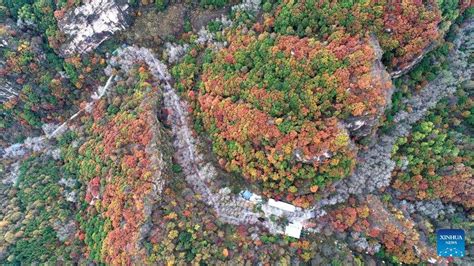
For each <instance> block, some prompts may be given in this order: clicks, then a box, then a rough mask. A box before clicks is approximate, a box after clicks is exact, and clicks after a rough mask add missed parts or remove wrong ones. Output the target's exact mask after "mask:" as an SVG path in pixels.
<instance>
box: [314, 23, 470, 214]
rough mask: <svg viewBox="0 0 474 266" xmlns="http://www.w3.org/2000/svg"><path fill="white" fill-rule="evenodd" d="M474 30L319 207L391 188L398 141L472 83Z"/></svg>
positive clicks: (459, 40)
mask: <svg viewBox="0 0 474 266" xmlns="http://www.w3.org/2000/svg"><path fill="white" fill-rule="evenodd" d="M473 29H474V20H469V21H466V22H465V23H464V25H463V28H462V29H461V30H460V32H459V37H458V38H457V39H456V41H455V43H454V44H455V50H454V51H453V52H452V53H451V55H450V68H449V69H448V70H445V71H443V72H441V73H440V74H439V75H438V77H437V78H436V79H435V80H433V81H432V82H431V83H429V84H428V85H427V86H426V87H425V88H424V89H423V90H422V91H421V92H420V93H418V94H416V95H414V96H413V97H411V98H408V99H405V100H404V104H405V105H407V106H409V107H410V108H411V112H410V113H408V112H407V111H400V112H399V113H398V114H397V115H396V117H395V119H394V121H395V123H397V124H396V126H395V128H394V129H393V130H392V131H391V132H389V133H387V134H384V135H380V136H378V137H376V138H374V139H373V141H372V143H371V144H370V145H369V147H368V149H367V150H366V151H363V152H361V153H360V154H359V155H358V157H359V158H358V161H359V165H358V167H357V169H356V171H355V172H354V174H352V175H351V176H350V177H349V178H347V179H344V180H342V181H341V182H339V183H338V185H337V186H336V191H337V193H336V194H335V195H334V196H333V197H331V198H329V199H324V200H322V201H321V202H320V203H319V204H321V205H326V204H336V203H339V202H344V201H345V200H346V199H347V198H348V197H349V194H354V195H360V194H369V193H373V192H374V191H376V190H377V189H380V188H383V187H387V186H388V185H389V184H390V180H391V174H392V171H393V169H394V167H395V162H394V161H393V160H392V159H391V152H392V148H393V145H394V144H395V142H396V140H397V139H398V138H400V137H404V136H407V135H409V134H410V132H411V127H412V125H414V124H416V123H417V122H418V121H419V120H420V119H422V118H423V117H424V116H425V114H426V112H427V111H428V110H429V109H430V108H433V107H434V106H435V105H436V103H437V102H438V101H439V100H440V99H442V98H444V97H446V96H448V95H451V94H453V93H454V92H455V91H456V88H457V86H458V85H459V84H461V83H462V82H464V81H466V80H470V79H472V75H473V71H474V68H473V66H472V64H471V65H470V64H469V61H468V60H469V57H470V56H471V54H472V52H473V51H474V42H473V38H472V35H473V33H474V31H473Z"/></svg>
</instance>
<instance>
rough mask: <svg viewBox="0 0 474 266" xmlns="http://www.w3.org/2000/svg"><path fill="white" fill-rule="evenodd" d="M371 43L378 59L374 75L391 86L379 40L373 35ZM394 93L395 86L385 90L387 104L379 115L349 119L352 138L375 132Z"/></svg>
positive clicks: (374, 66) (346, 124) (373, 70)
mask: <svg viewBox="0 0 474 266" xmlns="http://www.w3.org/2000/svg"><path fill="white" fill-rule="evenodd" d="M369 42H370V45H371V46H372V48H373V49H374V52H375V58H376V60H375V62H374V64H373V66H372V75H373V76H374V77H377V78H379V81H381V82H382V83H384V84H391V78H390V74H389V73H388V72H387V71H386V69H385V66H384V65H383V63H382V55H383V51H382V48H380V44H379V42H378V40H377V38H376V37H375V36H374V35H372V36H371V37H370V39H369ZM393 91H394V87H393V86H392V87H391V88H390V89H386V90H384V95H383V97H384V98H385V104H384V105H382V106H380V107H379V110H378V111H377V115H371V116H358V117H349V118H348V119H346V120H345V121H344V124H345V127H346V129H347V130H348V131H349V133H350V135H351V136H352V137H356V138H359V137H364V136H367V135H370V134H371V133H373V132H374V129H375V128H376V127H377V126H378V121H379V118H380V116H381V115H382V114H383V113H384V111H385V108H386V107H387V106H388V105H390V103H391V98H392V93H393Z"/></svg>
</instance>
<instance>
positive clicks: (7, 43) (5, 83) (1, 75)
mask: <svg viewBox="0 0 474 266" xmlns="http://www.w3.org/2000/svg"><path fill="white" fill-rule="evenodd" d="M13 30H16V27H15V25H14V23H13V21H12V20H7V21H6V22H5V23H3V25H0V51H1V50H3V49H7V50H14V49H17V45H16V42H15V41H14V39H13V36H12V35H11V34H9V33H8V32H9V31H13ZM6 64H7V62H6V58H4V57H1V58H0V103H5V102H6V101H8V99H10V98H12V97H15V96H18V92H19V91H20V90H21V87H20V86H18V85H17V84H16V83H15V82H12V81H11V80H9V79H7V78H5V77H7V76H8V73H5V72H4V71H5V68H6Z"/></svg>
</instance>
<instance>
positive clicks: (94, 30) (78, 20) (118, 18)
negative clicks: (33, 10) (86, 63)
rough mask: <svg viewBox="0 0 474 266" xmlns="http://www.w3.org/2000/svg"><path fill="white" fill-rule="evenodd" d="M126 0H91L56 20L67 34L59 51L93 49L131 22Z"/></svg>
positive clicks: (82, 51)
mask: <svg viewBox="0 0 474 266" xmlns="http://www.w3.org/2000/svg"><path fill="white" fill-rule="evenodd" d="M129 9H130V7H129V5H128V4H127V1H126V0H90V1H88V2H86V3H85V4H84V5H82V6H80V7H78V8H76V9H74V10H71V11H69V12H68V13H66V15H65V16H64V18H63V19H61V20H60V21H59V22H58V26H59V28H60V30H61V31H62V32H63V33H64V34H66V36H68V39H67V41H66V42H65V44H63V45H62V46H61V53H63V54H64V55H69V54H73V53H84V52H88V51H91V50H93V49H94V48H96V47H97V46H99V45H100V44H101V43H102V42H103V41H105V40H106V39H108V38H109V37H110V36H112V35H113V34H114V33H115V32H117V31H119V30H123V29H125V28H126V27H127V26H128V24H129V21H130V17H129V16H128V11H129Z"/></svg>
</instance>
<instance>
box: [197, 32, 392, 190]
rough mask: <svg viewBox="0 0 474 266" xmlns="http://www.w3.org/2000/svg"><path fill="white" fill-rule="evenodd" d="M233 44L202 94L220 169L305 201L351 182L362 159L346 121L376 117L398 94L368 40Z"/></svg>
mask: <svg viewBox="0 0 474 266" xmlns="http://www.w3.org/2000/svg"><path fill="white" fill-rule="evenodd" d="M228 36H229V37H228V42H229V44H230V45H229V47H228V48H224V49H222V50H221V51H219V52H218V53H216V54H215V55H214V57H213V58H212V61H211V62H210V63H209V64H206V65H205V66H204V70H203V74H202V84H203V85H202V88H201V89H200V90H199V92H198V96H197V101H198V102H199V109H198V111H197V112H196V113H197V116H198V117H199V118H200V119H202V123H203V125H204V128H205V129H206V130H208V132H209V134H210V135H211V137H212V140H213V148H214V151H215V152H216V154H217V155H218V156H220V157H221V161H220V163H221V164H222V165H223V166H224V167H225V168H226V169H227V170H229V171H235V172H239V173H242V174H243V175H244V177H246V178H247V179H249V180H252V181H263V184H264V186H265V188H266V191H267V193H268V194H275V193H276V194H278V193H281V192H282V193H284V194H288V193H293V194H307V193H310V191H309V190H310V189H311V188H310V187H312V189H313V190H317V189H318V187H321V186H324V185H326V184H327V183H329V182H331V181H333V180H338V179H341V178H343V177H345V176H347V175H348V174H350V173H351V170H352V168H353V166H354V163H355V161H354V156H355V153H356V152H355V147H354V146H353V144H352V143H351V141H350V139H349V133H348V132H347V130H346V129H345V128H344V125H343V123H344V120H345V119H347V118H349V117H362V116H376V115H377V112H378V111H379V109H380V108H381V107H382V106H384V105H385V104H386V97H387V95H389V91H390V89H391V83H390V82H389V81H386V80H385V79H383V77H382V76H381V75H380V74H379V72H377V71H376V70H374V69H375V68H376V66H375V64H376V63H375V62H376V60H377V58H376V51H375V49H376V47H373V46H371V44H370V42H369V41H368V39H369V37H368V36H356V37H350V36H345V34H344V33H343V32H337V33H334V34H333V35H332V36H331V38H330V39H329V43H328V44H326V45H325V44H322V43H320V42H318V41H317V40H315V39H308V38H298V37H294V36H280V35H275V36H270V34H269V33H267V32H264V33H261V34H245V35H244V34H242V35H241V34H239V33H237V32H230V33H228ZM313 192H315V191H313Z"/></svg>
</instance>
